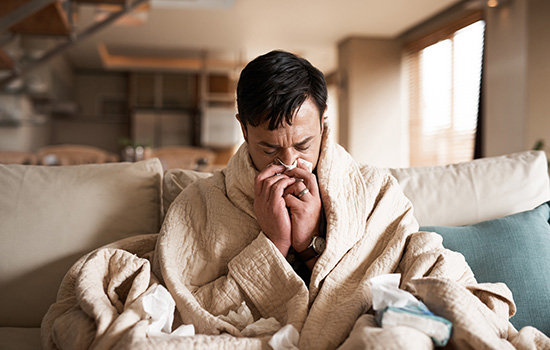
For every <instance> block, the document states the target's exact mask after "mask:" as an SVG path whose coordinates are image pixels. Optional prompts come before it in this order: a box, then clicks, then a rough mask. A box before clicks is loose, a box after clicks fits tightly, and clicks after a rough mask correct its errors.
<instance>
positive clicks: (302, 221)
mask: <svg viewBox="0 0 550 350" xmlns="http://www.w3.org/2000/svg"><path fill="white" fill-rule="evenodd" d="M284 174H285V175H288V176H292V177H296V178H298V179H303V180H304V181H297V182H296V183H294V184H292V185H291V186H289V187H287V188H286V190H285V196H284V199H285V203H286V206H287V207H288V208H289V209H290V219H291V227H292V247H293V248H294V250H296V251H297V252H301V251H303V250H305V249H306V248H307V246H308V245H309V243H310V242H311V239H312V237H313V236H314V235H318V234H319V227H320V224H321V207H322V206H321V197H320V194H319V186H318V185H317V178H316V177H315V175H314V174H313V173H310V172H309V171H308V170H307V167H306V166H305V165H304V164H302V163H301V162H300V161H298V166H297V167H296V168H294V169H292V170H288V171H285V173H284ZM306 189H307V190H306ZM298 197H300V198H298Z"/></svg>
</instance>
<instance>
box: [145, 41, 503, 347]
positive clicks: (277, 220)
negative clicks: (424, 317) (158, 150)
mask: <svg viewBox="0 0 550 350" xmlns="http://www.w3.org/2000/svg"><path fill="white" fill-rule="evenodd" d="M326 96H327V93H326V85H325V81H324V78H323V75H322V73H321V72H320V71H319V70H317V69H316V68H314V67H313V66H312V65H311V64H310V63H309V62H307V61H306V60H304V59H302V58H299V57H297V56H295V55H293V54H291V53H288V52H282V51H273V52H269V53H267V54H265V55H262V56H260V57H258V58H256V59H255V60H253V61H252V62H250V63H249V64H248V65H247V66H246V67H245V68H244V70H243V71H242V73H241V77H240V80H239V83H238V87H237V103H238V113H239V114H238V115H237V119H238V120H239V122H240V123H241V128H242V132H243V135H244V138H245V141H246V142H245V143H244V144H243V145H242V146H241V148H240V149H239V151H238V152H237V153H236V154H235V156H233V158H232V159H231V160H230V162H229V164H228V166H227V168H226V169H224V170H223V171H222V172H220V173H215V174H214V176H212V177H211V178H209V179H208V180H205V181H198V182H195V183H193V184H192V185H190V186H189V187H188V188H186V189H185V190H184V191H183V192H182V194H181V195H180V196H179V197H178V198H177V199H176V201H175V202H174V204H173V205H172V207H171V209H170V212H169V213H168V215H167V218H166V219H165V222H164V225H163V229H162V232H161V233H160V237H159V240H158V243H157V248H156V252H155V254H156V255H155V257H156V263H155V264H154V265H155V267H154V271H155V272H156V275H158V276H162V278H163V279H164V283H165V284H166V286H167V288H168V289H169V290H170V291H171V292H176V294H178V295H180V296H181V297H178V298H176V305H177V309H178V311H179V315H180V316H181V319H182V322H183V323H185V324H193V325H194V326H195V328H196V329H197V331H198V333H205V334H220V333H229V334H232V335H235V336H242V335H243V334H244V333H243V332H245V329H244V328H245V326H246V325H242V324H236V323H235V322H231V321H228V320H227V319H226V318H224V317H223V315H227V314H228V313H230V312H232V311H235V310H238V309H239V307H240V306H241V305H243V303H244V304H245V305H246V306H247V308H249V309H250V311H251V313H252V315H253V319H254V320H259V319H270V318H274V319H276V320H277V321H278V322H279V323H280V324H281V325H291V326H292V327H294V328H295V329H296V330H297V331H298V332H299V333H300V337H299V343H298V344H297V345H298V347H299V348H300V349H331V348H337V347H338V346H340V345H341V344H342V343H343V342H344V341H345V340H346V338H348V337H349V336H350V331H351V330H352V328H353V327H354V324H355V323H356V321H357V319H358V318H359V317H360V316H361V315H362V314H364V313H367V312H370V313H371V314H372V309H371V306H372V294H371V292H370V284H369V283H370V282H369V279H370V278H372V277H374V276H377V275H380V274H386V273H394V272H399V273H401V274H402V279H401V286H402V287H404V288H408V289H409V290H411V291H414V292H415V293H416V294H417V295H418V296H421V297H425V296H423V295H422V292H421V291H420V290H422V291H424V290H425V289H422V288H420V287H417V283H420V282H422V283H425V284H424V286H425V285H426V284H430V285H431V284H434V286H433V288H428V289H427V290H430V293H431V292H434V295H435V294H437V293H435V291H437V290H440V291H443V290H455V289H456V290H460V291H465V290H466V288H465V286H469V287H468V288H470V289H471V290H474V291H477V289H476V287H475V286H476V281H475V278H474V276H473V274H472V272H471V270H470V269H469V267H468V266H467V264H466V263H465V261H464V259H463V257H462V256H461V255H459V254H456V253H454V252H451V251H448V250H445V249H444V248H443V246H442V245H441V237H440V236H438V235H436V234H434V233H427V232H417V231H418V224H417V223H416V220H415V219H414V217H413V211H412V207H411V205H410V202H409V201H408V200H407V198H406V197H405V196H404V195H403V193H402V191H401V189H400V187H399V185H398V184H397V182H396V181H395V179H393V178H392V177H391V176H389V175H387V174H386V173H384V172H383V171H381V170H379V169H376V168H373V167H369V166H362V167H360V166H359V165H358V164H357V163H355V161H354V160H353V159H352V157H351V156H350V155H349V154H348V153H346V152H345V150H343V149H342V148H341V147H340V146H338V145H336V144H334V143H332V142H331V139H330V138H329V137H328V136H327V134H328V127H327V126H326V125H324V124H323V121H324V114H325V112H326V98H327V97H326ZM308 163H310V164H311V165H312V167H311V171H310V169H309V168H308V166H307V165H308ZM289 165H291V167H287V166H289ZM292 165H296V167H294V168H292ZM323 240H326V241H325V242H326V247H325V245H324V244H322V243H323V242H322V241H323ZM319 242H321V244H319ZM174 247H178V248H177V249H175V248H174ZM426 278H431V279H430V280H426ZM441 280H444V281H448V285H445V286H444V287H443V286H441V285H440V286H435V284H436V282H439V281H441ZM446 283H447V282H446ZM416 289H418V290H416ZM506 291H507V289H505V290H504V291H502V290H501V289H499V288H496V289H491V288H489V287H485V288H484V289H483V291H479V292H478V294H477V295H478V296H481V295H483V297H484V300H485V301H486V302H489V303H495V304H498V305H499V306H502V307H501V308H499V310H500V311H501V312H504V313H502V314H499V317H500V318H498V319H499V320H500V321H499V322H501V323H500V324H499V325H496V326H494V329H498V330H499V332H502V333H505V330H507V327H508V321H507V318H508V317H509V312H508V311H509V310H508V307H511V306H510V305H512V303H511V302H510V301H509V300H508V297H509V294H506ZM442 293H443V292H442ZM443 294H444V293H443ZM470 297H471V298H474V299H475V300H478V299H477V298H476V297H474V295H473V294H471V293H470V292H468V293H467V296H466V297H464V298H466V299H468V298H470ZM426 299H428V298H426ZM436 299H437V298H436ZM447 302H448V304H449V305H448V307H449V309H452V308H453V307H454V306H455V305H462V304H463V303H464V302H468V301H466V300H460V301H458V300H448V301H447ZM428 306H429V305H428ZM487 310H488V309H487ZM511 312H512V311H510V313H511ZM477 313H479V311H477ZM474 314H475V312H472V315H471V317H473V318H474V319H475V318H476V317H478V316H479V315H474ZM369 317H370V318H371V319H370V320H371V321H372V319H373V316H372V315H369ZM449 318H451V320H452V321H456V320H453V318H452V317H449ZM464 321H465V320H463V319H460V322H464ZM367 324H368V325H367V326H365V325H364V324H361V325H359V328H358V329H356V330H354V334H355V335H354V336H353V337H351V338H352V341H356V340H357V339H378V340H377V342H376V343H377V344H378V345H379V346H381V345H380V344H383V346H384V347H386V346H387V347H390V348H391V345H389V344H391V343H392V342H393V344H394V346H395V344H396V343H395V342H396V340H403V339H415V340H416V341H415V344H416V346H417V347H418V348H426V347H428V348H431V347H432V346H433V344H432V342H431V341H430V338H429V337H428V336H426V335H425V334H424V333H422V332H419V331H415V330H413V329H402V328H399V329H398V330H382V329H380V328H378V327H373V325H372V324H371V323H368V322H367ZM457 334H460V331H458V332H457ZM499 334H501V333H499ZM466 338H467V339H468V340H467V341H466V342H465V343H468V344H469V345H470V346H473V347H478V346H482V345H481V344H479V343H475V342H470V340H472V339H478V338H479V337H473V336H471V337H470V336H468V337H466ZM495 338H497V339H499V337H498V336H496V335H495ZM487 339H488V342H489V344H491V342H492V341H494V339H492V338H491V337H487ZM499 340H500V339H499ZM476 341H477V340H476ZM388 342H390V343H388ZM353 344H356V343H353ZM400 344H401V345H402V344H403V343H400ZM353 346H355V345H353ZM369 346H373V345H372V344H370V345H369ZM396 347H397V348H398V347H399V346H396Z"/></svg>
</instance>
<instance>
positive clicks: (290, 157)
mask: <svg viewBox="0 0 550 350" xmlns="http://www.w3.org/2000/svg"><path fill="white" fill-rule="evenodd" d="M297 158H298V155H297V154H296V152H294V151H293V149H292V148H290V149H289V148H285V149H283V151H282V152H281V153H280V156H279V159H280V160H281V161H282V162H283V163H285V164H286V165H291V164H294V162H295V161H296V159H297Z"/></svg>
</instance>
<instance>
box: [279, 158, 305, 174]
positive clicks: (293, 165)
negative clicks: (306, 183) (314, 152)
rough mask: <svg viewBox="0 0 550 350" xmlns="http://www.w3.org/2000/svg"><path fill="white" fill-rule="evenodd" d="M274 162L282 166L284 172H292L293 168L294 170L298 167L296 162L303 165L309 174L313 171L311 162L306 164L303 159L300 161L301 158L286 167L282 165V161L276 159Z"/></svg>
mask: <svg viewBox="0 0 550 350" xmlns="http://www.w3.org/2000/svg"><path fill="white" fill-rule="evenodd" d="M276 161H278V162H279V164H281V165H282V166H284V167H285V168H286V170H292V169H294V168H296V167H297V166H298V161H299V162H300V163H302V164H304V165H305V166H306V168H307V170H308V171H309V172H310V173H311V172H312V171H313V164H312V163H311V162H308V161H307V160H305V159H301V158H298V159H296V160H295V161H294V163H292V164H290V165H288V164H285V163H283V161H282V160H280V159H279V158H277V159H276Z"/></svg>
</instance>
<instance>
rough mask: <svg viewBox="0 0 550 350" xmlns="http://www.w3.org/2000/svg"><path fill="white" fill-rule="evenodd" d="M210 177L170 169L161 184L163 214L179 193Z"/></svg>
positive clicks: (208, 175) (193, 171)
mask: <svg viewBox="0 0 550 350" xmlns="http://www.w3.org/2000/svg"><path fill="white" fill-rule="evenodd" d="M210 176H212V173H208V172H200V171H195V170H188V169H170V170H168V171H166V174H164V179H163V182H162V205H163V207H164V213H166V212H167V211H168V208H170V204H172V202H173V201H174V199H176V197H177V196H178V195H179V194H180V192H181V191H182V190H183V189H184V188H185V187H187V186H188V185H189V184H190V183H192V182H193V181H196V180H198V179H204V178H207V177H210Z"/></svg>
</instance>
